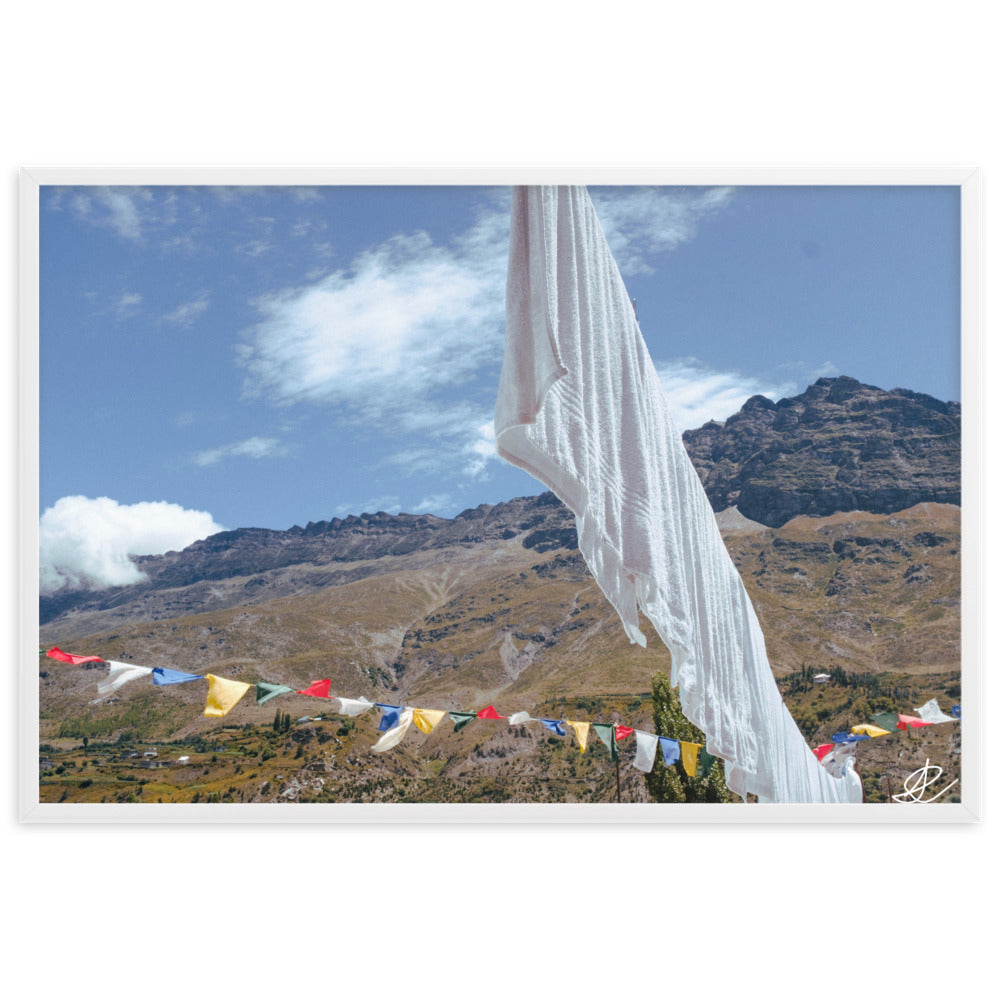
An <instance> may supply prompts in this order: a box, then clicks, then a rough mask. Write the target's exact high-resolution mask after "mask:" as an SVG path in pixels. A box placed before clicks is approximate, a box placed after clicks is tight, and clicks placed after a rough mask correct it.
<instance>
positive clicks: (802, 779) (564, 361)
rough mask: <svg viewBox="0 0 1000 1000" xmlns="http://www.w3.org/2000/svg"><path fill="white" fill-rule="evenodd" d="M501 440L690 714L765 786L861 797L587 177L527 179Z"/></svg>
mask: <svg viewBox="0 0 1000 1000" xmlns="http://www.w3.org/2000/svg"><path fill="white" fill-rule="evenodd" d="M494 427H495V432H496V441H497V451H498V453H499V454H500V456H501V457H502V458H504V459H506V460H507V461H509V462H511V463H512V464H513V465H516V466H518V467H519V468H521V469H524V470H525V471H526V472H528V473H530V474H531V475H532V476H534V477H535V478H536V479H539V480H540V481H541V482H542V483H544V484H545V485H546V486H548V487H549V489H551V490H552V491H553V492H555V493H556V495H557V496H559V497H560V498H561V499H562V500H563V501H564V502H565V503H566V504H567V505H568V506H569V507H570V509H571V510H572V511H573V512H574V514H575V515H576V519H577V534H578V537H579V544H580V552H581V554H582V555H583V557H584V559H585V560H586V562H587V565H588V566H589V568H590V570H591V572H592V573H593V575H594V578H595V579H596V580H597V582H598V584H599V585H600V587H601V589H602V591H603V592H604V594H605V595H606V596H607V598H608V600H609V601H610V602H611V604H612V605H613V607H614V608H615V610H616V611H617V612H618V615H619V617H620V618H621V621H622V625H623V626H624V628H625V632H626V634H627V635H628V637H629V638H630V639H631V640H632V641H633V642H636V643H639V644H640V645H645V641H646V640H645V637H644V636H643V634H642V632H641V630H640V628H639V610H640V609H641V610H642V611H643V612H644V613H645V615H646V616H647V617H648V618H649V620H650V621H651V622H652V624H653V627H654V628H655V629H656V632H657V633H658V634H659V636H660V638H661V639H662V640H663V641H664V643H666V645H667V646H668V648H669V649H670V654H671V661H672V674H671V681H672V683H673V684H674V685H676V686H677V687H678V689H679V696H680V702H681V708H682V710H683V712H684V714H685V716H686V717H687V718H688V719H689V720H691V721H692V722H693V723H694V724H695V725H696V726H698V728H699V729H700V730H701V731H702V732H704V733H705V738H706V745H707V748H708V751H709V752H710V753H711V754H712V755H713V756H716V757H722V758H724V759H725V761H726V781H727V783H728V785H729V787H730V788H731V789H732V790H733V791H735V792H737V793H738V794H740V795H742V796H744V797H745V796H746V795H747V794H749V793H754V794H756V795H758V796H759V798H760V799H761V801H779V802H843V801H854V799H848V798H847V796H848V795H850V794H852V792H851V789H850V788H848V786H847V785H845V784H842V783H840V782H838V781H837V780H835V779H831V778H830V776H829V775H827V774H826V773H825V772H824V771H823V770H822V769H821V768H820V767H819V766H818V764H817V762H816V759H815V757H814V756H813V754H812V753H811V752H810V750H809V747H808V746H807V745H806V742H805V740H804V739H803V738H802V735H801V733H800V732H799V731H798V728H797V727H796V725H795V722H794V720H793V719H792V717H791V715H790V714H789V713H788V710H787V709H786V707H785V705H784V703H783V702H782V700H781V696H780V694H779V693H778V689H777V685H776V684H775V682H774V677H773V675H772V673H771V668H770V665H769V663H768V659H767V653H766V649H765V645H764V637H763V633H762V632H761V629H760V624H759V623H758V621H757V616H756V614H755V612H754V610H753V606H752V604H751V603H750V599H749V597H748V596H747V593H746V590H745V588H744V587H743V583H742V581H741V580H740V577H739V574H738V573H737V571H736V567H735V566H734V564H733V561H732V559H731V558H730V557H729V554H728V552H727V551H726V548H725V545H724V544H723V541H722V536H721V535H720V533H719V529H718V526H717V524H716V521H715V516H714V514H713V511H712V508H711V505H710V504H709V502H708V497H707V496H706V495H705V491H704V489H703V488H702V485H701V482H700V480H699V479H698V475H697V473H696V472H695V469H694V466H693V465H692V464H691V461H690V459H689V458H688V456H687V453H686V451H685V449H684V444H683V441H682V440H681V435H680V432H679V431H678V429H677V428H676V426H675V425H674V422H673V420H672V418H671V416H670V414H669V411H668V409H667V405H666V401H665V399H664V396H663V390H662V387H661V384H660V381H659V376H658V375H657V372H656V369H655V367H654V365H653V362H652V360H651V359H650V357H649V353H648V351H647V350H646V346H645V344H644V342H643V340H642V334H641V333H640V331H639V326H638V323H637V321H636V318H635V313H634V310H633V308H632V304H631V301H630V299H629V296H628V292H627V291H626V289H625V285H624V282H623V281H622V279H621V275H620V274H619V272H618V268H617V266H616V264H615V262H614V259H613V257H612V255H611V251H610V250H609V248H608V245H607V241H606V240H605V238H604V234H603V232H602V230H601V227H600V223H599V222H598V220H597V215H596V213H595V211H594V208H593V205H592V204H591V202H590V198H589V195H588V194H587V191H586V189H585V188H581V187H529V188H525V187H518V188H515V189H514V196H513V200H512V208H511V233H510V263H509V270H508V283H507V341H506V347H505V353H504V361H503V370H502V372H501V377H500V388H499V392H498V396H497V406H496V414H495V419H494Z"/></svg>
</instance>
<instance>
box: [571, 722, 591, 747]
mask: <svg viewBox="0 0 1000 1000" xmlns="http://www.w3.org/2000/svg"><path fill="white" fill-rule="evenodd" d="M566 725H567V726H572V727H573V732H574V733H576V738H577V740H578V741H579V743H580V753H583V751H584V750H586V749H587V736H588V735H589V734H590V723H589V722H570V721H569V719H567V720H566Z"/></svg>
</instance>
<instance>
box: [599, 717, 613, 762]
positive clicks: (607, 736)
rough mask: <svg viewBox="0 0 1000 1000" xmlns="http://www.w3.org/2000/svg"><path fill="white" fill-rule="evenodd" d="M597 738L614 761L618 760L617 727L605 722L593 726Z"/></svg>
mask: <svg viewBox="0 0 1000 1000" xmlns="http://www.w3.org/2000/svg"><path fill="white" fill-rule="evenodd" d="M593 727H594V732H595V733H597V738H598V739H599V740H600V741H601V742H602V743H603V744H604V745H605V746H606V747H607V748H608V753H609V754H611V759H612V760H618V744H617V743H616V742H615V727H614V726H612V725H609V724H608V723H605V722H595V723H594V724H593Z"/></svg>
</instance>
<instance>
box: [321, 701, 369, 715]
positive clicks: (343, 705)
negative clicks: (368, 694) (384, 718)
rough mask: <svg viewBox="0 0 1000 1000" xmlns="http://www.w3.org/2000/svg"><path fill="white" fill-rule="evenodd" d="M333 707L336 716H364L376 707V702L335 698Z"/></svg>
mask: <svg viewBox="0 0 1000 1000" xmlns="http://www.w3.org/2000/svg"><path fill="white" fill-rule="evenodd" d="M331 701H332V707H333V711H334V713H335V714H336V715H350V716H351V717H354V716H356V715H364V713H365V712H367V711H368V709H369V708H374V707H375V702H373V701H369V700H368V699H367V698H333V699H331Z"/></svg>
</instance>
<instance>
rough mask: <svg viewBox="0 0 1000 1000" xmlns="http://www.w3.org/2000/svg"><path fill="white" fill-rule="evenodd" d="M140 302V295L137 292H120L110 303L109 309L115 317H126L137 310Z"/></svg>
mask: <svg viewBox="0 0 1000 1000" xmlns="http://www.w3.org/2000/svg"><path fill="white" fill-rule="evenodd" d="M141 303H142V296H141V295H140V294H139V293H138V292H122V294H121V295H120V296H119V297H118V298H117V299H116V300H115V301H114V303H113V304H112V306H111V311H112V312H113V313H114V314H115V317H116V318H117V319H128V317H129V316H134V315H135V314H136V313H137V312H138V311H139V306H140V304H141Z"/></svg>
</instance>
